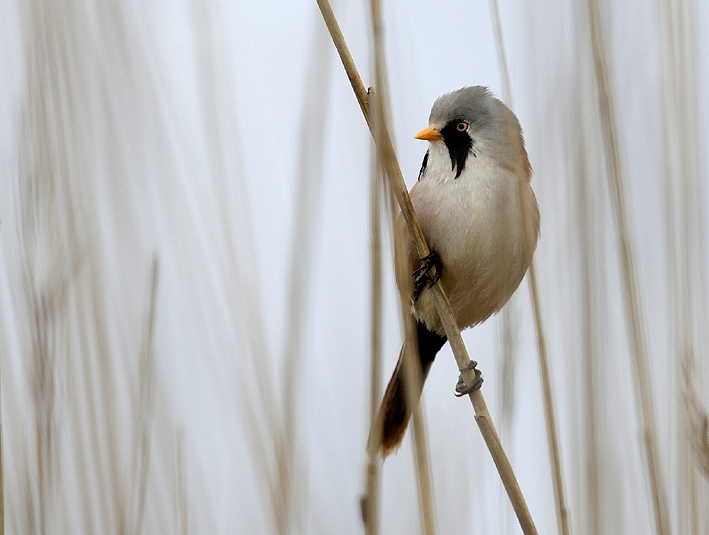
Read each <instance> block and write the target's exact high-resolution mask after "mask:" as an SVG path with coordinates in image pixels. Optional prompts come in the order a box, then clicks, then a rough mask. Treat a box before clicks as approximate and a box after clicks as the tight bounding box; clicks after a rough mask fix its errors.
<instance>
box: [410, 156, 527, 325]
mask: <svg viewBox="0 0 709 535" xmlns="http://www.w3.org/2000/svg"><path fill="white" fill-rule="evenodd" d="M471 171H473V170H471ZM475 171H476V172H475V173H473V172H471V173H464V174H463V175H461V177H459V178H458V179H456V180H446V181H439V182H436V181H433V180H423V181H421V182H419V183H417V184H416V186H415V187H414V188H413V189H412V191H411V200H412V202H413V205H414V209H415V210H416V213H417V215H418V217H419V220H420V222H421V227H422V229H423V232H424V235H425V236H426V239H427V241H428V245H429V247H430V248H431V249H432V250H435V251H437V252H438V254H439V256H440V258H441V262H442V264H443V274H442V277H441V281H440V283H441V284H442V285H443V288H444V289H445V291H446V294H447V295H448V299H449V301H450V303H451V307H452V308H453V312H454V313H455V315H456V319H457V321H458V326H459V327H460V328H461V329H464V328H466V327H470V326H472V325H475V324H477V323H480V322H482V321H485V320H486V319H487V318H489V317H490V316H491V315H492V314H494V313H496V312H497V311H499V310H500V309H501V308H502V306H503V305H504V304H505V303H506V302H507V300H508V299H509V298H510V296H511V295H512V293H513V292H514V291H515V290H516V289H517V287H518V286H519V283H520V282H521V281H522V278H523V277H524V274H525V272H526V271H527V268H528V267H529V264H530V262H531V259H532V255H533V252H534V248H535V246H536V241H537V236H538V229H539V212H538V209H537V204H536V200H535V198H534V193H533V192H532V189H531V187H530V185H529V183H528V182H526V181H520V180H518V179H517V178H516V177H515V176H514V175H512V174H511V173H509V172H507V171H505V170H503V169H500V168H499V167H494V168H493V167H489V168H488V167H485V166H484V164H482V165H481V164H480V163H479V164H478V169H475ZM466 174H467V176H466ZM481 177H482V178H481ZM464 178H466V179H467V180H462V179H464ZM520 198H521V201H522V202H521V203H520ZM399 230H400V232H401V231H404V232H406V237H405V238H404V240H405V243H406V244H407V246H408V257H409V261H408V263H406V264H408V266H407V267H406V268H404V269H399V270H397V281H398V284H399V288H400V290H401V291H402V294H403V295H402V297H405V296H411V295H412V294H411V291H412V288H413V279H412V277H411V273H412V272H413V271H414V270H415V269H416V268H417V267H418V266H419V264H420V262H419V258H418V255H417V254H416V252H415V250H414V249H413V245H412V243H411V241H410V238H408V232H407V231H406V229H405V228H402V225H401V223H400V229H399ZM409 298H410V297H409ZM413 305H414V311H415V314H416V316H417V318H418V319H419V320H420V321H423V322H424V323H425V324H426V325H427V327H428V328H429V330H432V331H436V332H438V333H439V334H441V335H442V334H444V333H443V328H442V325H441V322H440V318H439V317H438V312H437V310H436V308H435V305H434V303H433V299H432V296H431V293H430V292H428V291H424V292H423V293H422V294H421V295H420V296H419V297H418V299H417V300H416V302H415V303H413Z"/></svg>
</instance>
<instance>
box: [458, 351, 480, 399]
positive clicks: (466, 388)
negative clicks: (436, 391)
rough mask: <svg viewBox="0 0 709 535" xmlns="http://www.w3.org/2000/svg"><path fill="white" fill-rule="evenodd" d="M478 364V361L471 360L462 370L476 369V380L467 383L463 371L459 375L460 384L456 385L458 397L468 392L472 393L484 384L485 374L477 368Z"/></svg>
mask: <svg viewBox="0 0 709 535" xmlns="http://www.w3.org/2000/svg"><path fill="white" fill-rule="evenodd" d="M477 365H478V363H477V362H475V361H474V360H471V361H470V364H468V367H467V368H465V369H463V370H460V371H461V372H464V371H466V370H473V371H475V380H474V381H473V382H472V383H471V384H469V385H466V384H465V381H464V380H463V375H462V373H461V375H460V376H459V377H458V384H456V385H455V395H456V397H462V396H464V395H466V394H470V393H471V392H475V391H476V390H479V389H480V387H481V386H482V385H483V374H482V372H481V371H480V370H478V369H477V368H476V366H477Z"/></svg>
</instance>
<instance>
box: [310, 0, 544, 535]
mask: <svg viewBox="0 0 709 535" xmlns="http://www.w3.org/2000/svg"><path fill="white" fill-rule="evenodd" d="M317 3H318V6H319V8H320V11H321V13H322V15H323V19H324V20H325V24H326V25H327V28H328V30H329V32H330V36H331V37H332V40H333V43H334V45H335V48H336V49H337V52H338V54H339V55H340V59H341V60H342V64H343V66H344V67H345V71H346V72H347V76H348V78H349V80H350V83H351V84H352V89H353V90H354V93H355V96H356V97H357V101H358V102H359V105H360V108H361V109H362V113H363V114H364V117H365V120H366V121H367V124H368V125H369V127H370V131H372V132H373V130H372V125H371V117H370V113H369V104H368V101H367V92H366V90H365V89H364V84H362V79H361V77H360V76H359V73H358V72H357V67H356V65H355V63H354V60H353V59H352V56H351V54H350V52H349V49H348V47H347V43H346V42H345V39H344V36H343V35H342V32H341V30H340V27H339V24H338V23H337V19H336V18H335V14H334V13H333V11H332V7H331V6H330V3H329V1H328V0H317ZM373 133H374V132H373ZM377 137H380V139H377V138H376V137H375V142H379V143H381V146H380V147H379V151H380V152H381V154H382V156H383V158H382V163H383V165H384V169H385V170H386V173H387V175H388V177H389V181H390V184H391V189H392V191H393V192H394V195H395V197H396V200H397V201H398V203H399V207H400V208H401V213H402V215H403V217H404V220H405V221H406V224H407V226H408V228H409V232H410V233H411V238H412V240H413V242H414V244H415V246H416V250H417V252H418V254H419V256H420V257H424V256H426V255H428V254H429V253H430V249H429V248H428V245H427V243H426V239H425V238H424V235H423V231H422V230H421V226H420V224H419V222H418V219H417V217H416V214H415V213H414V209H413V206H412V204H411V198H410V197H409V193H408V190H407V188H406V183H405V182H404V177H403V176H402V174H401V169H400V168H399V164H398V162H397V159H396V153H395V152H394V147H393V144H392V142H391V138H390V137H389V135H388V133H386V132H383V135H382V136H377ZM431 292H432V296H433V299H434V303H435V304H436V308H437V309H438V314H439V315H440V317H441V322H442V324H443V327H444V330H445V332H446V337H447V338H448V342H449V344H450V346H451V349H452V350H453V356H454V357H455V360H456V364H457V365H458V369H459V370H460V373H461V375H462V377H463V381H465V383H466V384H472V382H473V381H474V380H475V372H474V371H473V370H472V369H468V367H469V365H470V357H469V356H468V352H467V350H466V348H465V345H464V343H463V338H462V337H461V335H460V329H459V328H458V326H457V324H456V321H455V316H454V315H453V311H452V309H451V306H450V303H449V302H448V298H447V297H446V295H445V292H444V291H443V288H442V287H441V285H440V284H434V285H433V287H432V288H431ZM469 397H470V401H471V403H472V404H473V408H474V410H475V421H476V423H477V424H478V428H479V429H480V432H481V434H482V436H483V439H484V440H485V444H486V445H487V447H488V450H489V451H490V454H491V456H492V459H493V462H494V463H495V466H496V467H497V470H498V473H499V474H500V478H501V479H502V484H503V485H504V487H505V490H506V491H507V494H508V496H509V498H510V501H511V503H512V507H513V508H514V510H515V513H516V515H517V519H518V520H519V523H520V526H521V527H522V531H523V532H524V533H525V535H529V534H532V533H534V534H536V533H537V529H536V527H535V526H534V521H533V520H532V516H531V514H530V513H529V509H528V508H527V504H526V502H525V500H524V496H523V495H522V491H521V489H520V488H519V483H518V482H517V478H516V477H515V475H514V471H513V470H512V466H511V465H510V462H509V459H508V458H507V456H506V455H505V452H504V450H503V448H502V444H501V443H500V438H499V436H498V435H497V431H496V430H495V426H494V425H493V423H492V418H491V417H490V413H489V411H488V409H487V405H486V403H485V398H484V397H483V394H482V392H481V391H480V390H476V391H474V392H471V393H470V394H469Z"/></svg>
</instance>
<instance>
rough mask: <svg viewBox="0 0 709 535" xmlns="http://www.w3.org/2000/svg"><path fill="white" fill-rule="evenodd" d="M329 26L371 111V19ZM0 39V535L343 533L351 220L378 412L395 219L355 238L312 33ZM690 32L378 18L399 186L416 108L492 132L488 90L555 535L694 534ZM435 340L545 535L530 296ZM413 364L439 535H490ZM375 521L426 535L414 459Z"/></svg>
mask: <svg viewBox="0 0 709 535" xmlns="http://www.w3.org/2000/svg"><path fill="white" fill-rule="evenodd" d="M491 6H493V9H491ZM495 6H496V9H498V11H499V21H500V28H501V30H502V36H503V43H504V46H505V55H506V58H507V65H508V70H507V74H504V71H503V70H501V64H500V60H499V58H500V57H501V56H500V55H499V52H500V50H499V47H497V46H496V41H495V31H494V20H495V17H494V16H493V15H494V12H495ZM333 7H334V10H335V13H336V15H337V17H338V20H339V22H340V25H341V27H342V30H343V33H344V35H345V37H346V38H347V41H348V44H349V46H350V48H351V51H352V55H353V57H354V58H355V61H356V62H357V65H358V66H359V69H360V72H361V73H362V76H363V78H364V83H365V84H366V85H373V84H374V78H375V76H374V64H373V62H372V58H371V56H372V52H373V43H372V35H373V33H372V30H371V25H370V12H369V4H368V3H367V2H348V1H345V0H341V1H338V2H337V3H335V4H334V5H333ZM0 21H1V22H0V28H1V31H0V50H2V51H3V53H2V54H0V73H1V74H2V76H0V151H1V152H0V244H1V246H0V377H1V388H2V392H1V394H2V396H1V401H2V460H3V463H2V466H3V473H2V475H3V491H4V492H3V497H4V515H5V516H4V518H5V527H6V532H7V533H62V534H63V533H249V534H251V533H254V534H257V533H267V534H270V533H317V534H320V533H328V534H329V533H361V532H363V530H364V527H363V524H362V521H361V517H360V509H359V507H360V496H361V495H362V493H363V492H364V489H365V479H366V478H365V476H366V473H365V472H366V470H365V469H366V467H367V455H366V451H365V445H366V437H367V432H368V426H369V414H370V408H369V403H370V401H369V400H370V389H371V386H370V378H371V374H370V366H371V365H370V356H371V353H372V350H371V348H372V347H376V346H377V345H378V344H377V343H374V344H372V343H371V341H370V335H371V333H372V332H377V331H376V328H375V327H373V324H372V320H371V311H372V307H371V301H372V300H373V299H374V300H375V302H376V299H377V298H376V297H372V296H376V295H377V294H376V292H374V293H372V292H371V290H370V286H371V284H372V282H373V281H375V283H376V280H377V279H376V277H374V276H373V275H372V274H373V273H376V272H377V271H378V269H377V268H376V264H375V267H374V268H373V267H371V256H372V247H371V244H372V236H373V234H372V230H371V229H370V221H376V220H377V219H379V221H380V222H381V224H382V230H381V239H382V240H381V259H382V268H381V273H382V279H381V281H379V282H378V283H377V284H380V285H381V289H382V296H381V299H382V304H381V310H382V316H381V317H382V320H381V324H380V328H381V351H382V357H383V364H382V368H383V371H382V372H381V373H382V374H383V375H385V376H386V377H387V378H388V376H389V374H390V373H391V370H392V369H393V366H394V363H395V361H396V358H397V356H398V352H399V347H400V344H401V340H402V336H403V327H402V323H401V321H400V318H399V310H398V309H399V304H398V296H397V292H396V290H395V285H394V282H393V277H392V243H391V232H390V229H391V225H390V217H389V215H388V214H389V212H388V211H387V207H388V206H389V205H390V202H389V200H386V199H385V200H384V201H382V200H380V201H378V203H379V210H382V212H381V213H382V215H383V217H381V218H376V217H372V215H371V214H370V205H376V204H377V203H375V202H374V201H373V200H372V199H374V198H376V197H375V196H373V195H371V194H370V191H373V192H377V191H379V192H380V194H381V192H382V191H383V188H378V187H376V186H375V187H371V186H370V175H371V173H372V165H371V159H370V157H371V154H372V143H371V138H370V134H369V132H368V130H367V126H366V124H365V122H364V120H363V118H362V116H361V113H360V111H359V109H358V107H357V103H356V100H355V98H354V96H353V94H352V91H351V89H350V87H349V82H348V80H347V78H346V77H345V75H344V72H343V69H342V65H341V64H340V61H339V59H338V58H337V57H336V54H335V53H334V50H333V46H332V43H331V41H330V38H329V37H328V35H327V32H326V30H325V27H324V24H323V22H322V18H321V15H320V13H319V12H318V10H317V6H316V5H315V2H305V1H301V2H269V3H264V4H258V5H256V4H253V5H252V4H249V3H246V2H227V1H223V0H208V1H205V2H197V1H196V0H190V1H184V2H176V3H168V2H138V1H136V0H122V1H116V2H98V1H92V0H84V1H76V0H54V1H48V0H44V1H40V0H30V1H26V2H12V1H8V2H4V3H2V4H0ZM707 30H709V6H706V5H705V4H704V3H702V2H698V1H696V0H695V1H690V0H677V1H670V0H657V1H656V2H649V3H648V2H643V1H640V0H633V1H630V2H624V3H617V2H616V3H613V2H609V1H607V0H604V1H601V2H596V1H595V0H589V1H570V2H549V1H542V2H534V3H528V2H527V3H519V2H508V1H500V2H499V3H498V4H494V3H488V2H485V1H482V0H480V1H476V2H437V3H434V2H418V1H417V2H405V3H404V2H399V3H393V2H385V3H383V4H382V31H383V34H382V36H383V39H384V44H385V52H386V66H387V72H386V80H385V83H386V85H387V87H388V102H389V106H390V109H389V114H388V115H389V117H390V123H389V128H390V130H391V133H392V136H393V137H394V140H395V144H396V148H397V151H398V156H399V161H400V163H401V165H402V170H403V173H404V177H405V178H406V180H407V182H408V184H409V186H411V185H412V184H413V183H414V181H415V179H416V176H417V173H418V169H419V166H420V163H421V159H422V157H423V154H424V152H425V147H424V146H423V144H422V143H421V142H417V141H415V140H413V139H412V136H413V135H414V133H415V132H417V131H418V130H420V129H421V128H423V127H424V126H425V125H426V122H427V118H428V113H429V110H430V107H431V104H432V103H433V101H434V100H435V98H436V97H438V96H439V95H440V94H442V93H445V92H447V91H450V90H453V89H457V88H459V87H461V86H463V85H473V84H483V85H488V86H490V88H491V89H492V91H493V92H494V93H496V94H497V95H498V96H500V97H503V96H504V97H505V98H506V99H507V98H509V97H508V96H507V95H504V93H506V91H505V90H504V86H505V84H506V82H505V78H509V85H510V91H509V93H510V97H511V101H512V104H513V108H514V111H515V112H516V113H517V115H518V116H519V118H520V122H521V124H522V127H523V129H524V132H525V137H526V141H527V146H528V150H529V153H530V160H531V162H532V165H533V167H534V169H535V176H534V178H533V185H534V188H535V191H536V193H537V197H538V199H539V204H540V209H541V214H542V235H541V240H540V242H539V246H538V249H537V254H536V259H535V263H536V277H537V281H538V286H539V294H540V298H541V299H540V309H541V311H542V319H543V326H544V332H545V334H546V341H547V347H548V357H549V365H550V370H551V377H552V387H553V389H552V391H553V396H554V403H555V407H556V409H557V425H558V430H559V438H560V451H561V466H562V470H563V481H564V484H565V489H566V490H565V492H566V507H567V512H568V517H569V528H570V532H571V533H575V534H582V533H588V534H618V533H624V534H647V533H675V534H702V533H706V532H708V531H709V509H707V508H706V504H707V503H709V435H708V434H707V433H708V427H709V424H708V423H707V422H708V419H707V410H708V409H709V394H707V385H709V365H708V364H707V358H706V355H707V347H708V344H709V339H708V338H707V329H706V327H705V326H706V325H707V304H706V303H707V282H708V280H707V276H708V274H709V269H708V267H707V266H708V264H707V258H706V250H707V235H708V234H707V232H706V230H707V222H706V216H705V213H706V208H707V206H709V198H708V196H707V187H706V184H707V173H706V172H705V171H704V170H705V168H706V167H707V165H708V162H707V161H706V160H707V156H706V154H707V152H708V151H707V150H706V147H707V143H708V142H709V140H708V138H707V125H709V108H708V107H707V102H709V99H708V98H707V95H709V94H708V93H707V90H706V89H705V88H706V87H709V80H708V79H707V76H708V75H709V69H707V65H709V57H708V56H707V52H706V51H707V50H709V47H708V46H707V45H708V44H709V43H707V39H708V38H707V36H708V35H709V31H707ZM599 80H600V81H602V82H603V83H601V84H599ZM604 84H605V85H604ZM616 179H617V180H618V181H617V182H616V181H615V180H616ZM621 231H622V232H621ZM374 236H375V237H376V233H375V234H374ZM375 243H376V241H375ZM374 250H375V251H376V248H375V249H374ZM502 318H504V321H501V319H502ZM464 338H465V340H466V343H467V346H468V350H469V352H470V354H471V357H472V358H474V359H475V360H477V361H478V363H479V366H480V368H481V369H482V371H483V373H484V374H485V378H486V382H485V385H484V387H483V390H484V392H485V396H486V399H487V401H488V404H489V407H490V410H491V412H492V414H493V417H494V418H495V420H496V423H497V426H498V429H499V430H500V434H501V437H502V439H503V444H504V446H505V448H506V450H507V453H508V455H509V456H510V458H511V461H512V465H513V467H514V469H515V471H516V474H517V478H518V480H519V483H520V486H521V488H522V491H523V493H524V495H525V498H526V500H527V503H528V504H529V507H530V510H531V513H532V516H533V517H534V520H535V522H536V524H537V527H538V528H539V531H540V533H554V532H556V530H557V516H556V513H555V505H554V491H553V488H552V471H551V467H550V462H549V453H548V452H549V445H548V443H547V435H546V432H545V417H544V411H543V406H542V393H541V381H540V374H539V364H538V360H537V345H536V338H535V330H534V322H533V317H532V308H531V306H530V300H529V290H528V285H527V282H524V283H523V284H522V286H521V287H520V290H519V291H518V292H517V294H516V296H515V297H514V298H513V300H512V302H511V303H510V305H509V306H508V307H507V309H506V311H505V313H504V314H500V315H499V316H498V317H496V318H493V319H492V320H490V321H489V322H487V323H486V324H485V325H483V326H480V327H477V328H475V329H473V330H472V331H468V332H465V333H464ZM437 360H438V361H439V362H437V364H436V365H435V366H434V367H433V369H432V372H431V375H430V377H429V379H428V381H427V386H426V391H425V393H424V397H423V408H424V412H425V416H426V417H425V419H424V420H425V429H426V430H427V435H428V446H429V448H428V449H429V462H430V469H429V470H430V474H431V477H432V495H433V513H434V525H435V527H436V532H437V533H451V532H454V531H455V532H456V533H519V532H520V531H519V529H520V528H519V526H518V524H517V521H516V519H515V517H514V515H513V513H512V508H511V507H510V505H509V501H508V499H507V497H506V495H505V494H504V491H503V489H502V485H501V483H500V480H499V478H498V476H497V474H496V471H495V468H494V466H493V464H492V462H491V460H490V456H489V454H488V452H487V450H486V449H485V447H484V444H483V441H482V440H481V437H480V433H479V432H478V429H477V427H476V426H475V425H474V422H473V413H472V411H471V409H470V406H469V404H468V403H467V402H464V401H461V400H458V399H456V398H454V397H453V396H452V393H453V387H454V385H455V381H456V379H457V370H456V369H455V367H454V365H453V360H452V357H451V355H450V350H449V349H447V348H446V349H445V350H444V351H443V352H442V353H441V354H440V356H439V357H438V359H437ZM643 377H644V380H645V384H644V385H642V384H641V382H640V380H639V378H643ZM380 385H381V383H380ZM377 388H381V386H379V387H377ZM643 392H645V393H644V394H643ZM380 393H381V392H379V393H376V392H375V397H378V396H379V394H380ZM648 412H650V413H651V415H652V413H654V423H652V422H650V424H648V420H647V418H646V416H647V414H648ZM410 434H412V433H410ZM648 449H650V450H653V452H654V457H655V459H656V472H657V473H656V474H655V475H654V476H653V470H652V469H650V468H649V464H648V461H647V458H648V457H647V454H648ZM653 481H655V482H656V483H655V489H653V485H652V482H653ZM380 499H381V501H380V506H379V508H378V510H379V518H378V521H377V523H376V525H377V527H378V531H379V532H380V533H386V534H394V533H402V534H403V533H406V534H408V533H416V532H420V531H421V530H422V528H421V527H420V526H421V517H420V514H419V499H418V491H417V486H416V469H415V468H414V454H413V447H412V442H411V439H408V438H407V439H406V440H405V442H404V446H403V447H402V448H401V450H400V451H399V452H398V453H397V454H396V455H394V456H392V457H390V458H389V459H388V460H387V462H386V463H385V464H384V465H383V466H382V467H381V491H380ZM658 509H659V510H660V511H661V514H660V515H659V518H660V521H659V522H658V520H657V519H658V513H657V511H658ZM658 526H659V527H658Z"/></svg>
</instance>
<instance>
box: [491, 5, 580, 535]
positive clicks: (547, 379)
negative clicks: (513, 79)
mask: <svg viewBox="0 0 709 535" xmlns="http://www.w3.org/2000/svg"><path fill="white" fill-rule="evenodd" d="M490 13H491V15H492V22H493V24H492V26H493V30H494V32H495V42H496V45H497V57H498V61H499V63H500V72H501V74H502V88H503V98H504V99H505V103H506V104H507V105H508V106H509V107H510V108H512V89H511V88H510V76H509V72H508V69H507V56H506V54H505V44H504V40H503V39H502V24H501V23H500V12H499V10H498V8H497V0H490ZM521 198H522V196H521V195H520V199H521ZM520 209H521V210H524V209H525V206H524V204H523V203H520ZM522 220H523V221H527V220H528V219H527V218H526V217H523V218H522ZM525 230H526V231H527V232H526V235H529V229H525ZM527 279H528V280H529V293H530V297H531V300H532V309H533V311H534V326H535V328H536V334H537V351H538V355H539V368H540V372H541V378H542V395H543V399H544V415H545V419H544V420H545V422H546V430H547V441H548V442H549V449H550V451H549V456H550V457H551V459H550V460H551V467H552V482H553V486H554V503H555V504H556V519H557V522H558V527H559V533H561V534H562V535H569V519H568V513H567V509H566V499H565V497H564V478H563V472H562V470H561V454H560V448H559V439H558V436H557V435H558V429H557V425H556V415H555V411H554V396H553V394H552V388H551V373H550V371H549V359H548V358H547V346H546V339H545V336H544V325H543V323H542V308H541V304H540V302H539V292H538V290H537V275H536V270H535V268H534V260H532V263H531V264H530V266H529V272H528V273H527Z"/></svg>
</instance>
